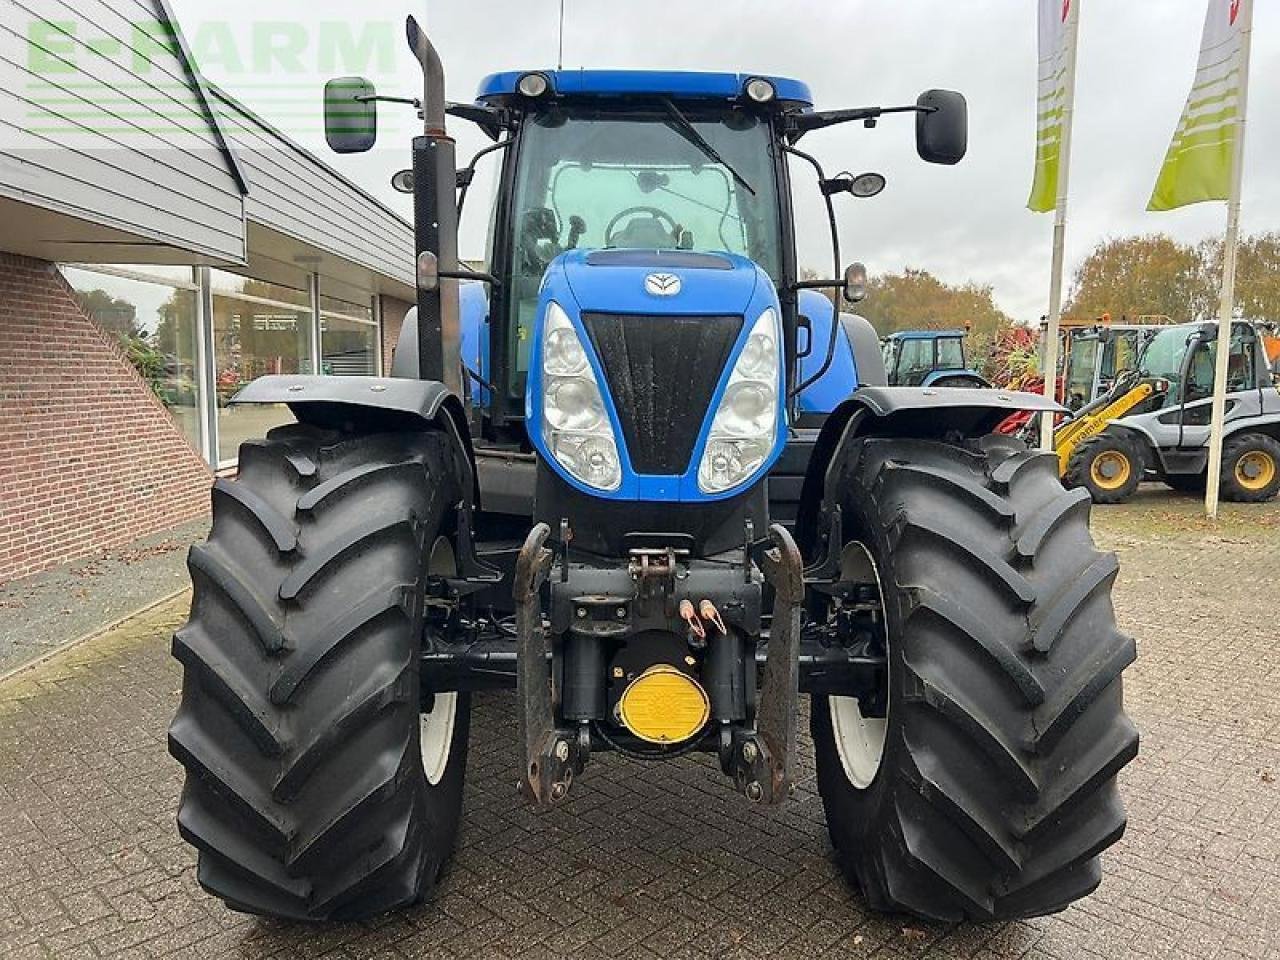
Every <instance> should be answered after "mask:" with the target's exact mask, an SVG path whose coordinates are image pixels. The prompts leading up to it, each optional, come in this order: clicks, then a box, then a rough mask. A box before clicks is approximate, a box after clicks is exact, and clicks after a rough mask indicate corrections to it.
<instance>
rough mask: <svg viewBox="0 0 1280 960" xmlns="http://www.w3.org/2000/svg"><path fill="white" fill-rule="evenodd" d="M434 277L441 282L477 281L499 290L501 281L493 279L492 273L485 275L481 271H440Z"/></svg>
mask: <svg viewBox="0 0 1280 960" xmlns="http://www.w3.org/2000/svg"><path fill="white" fill-rule="evenodd" d="M436 276H437V277H439V278H441V279H442V280H478V281H480V282H481V283H487V284H488V285H489V286H491V287H495V288H500V287H501V286H502V281H501V280H499V279H498V278H497V277H495V276H494V275H493V274H492V273H485V272H484V271H483V270H440V271H439V272H437V273H436Z"/></svg>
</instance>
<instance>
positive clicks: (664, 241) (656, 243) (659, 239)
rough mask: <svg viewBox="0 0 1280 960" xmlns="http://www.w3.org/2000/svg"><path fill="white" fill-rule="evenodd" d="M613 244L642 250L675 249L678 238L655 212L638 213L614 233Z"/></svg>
mask: <svg viewBox="0 0 1280 960" xmlns="http://www.w3.org/2000/svg"><path fill="white" fill-rule="evenodd" d="M613 245H614V246H615V247H629V248H636V249H641V250H673V249H675V247H676V238H675V237H673V236H672V235H671V231H670V230H668V229H667V228H666V227H665V226H663V224H662V221H661V220H660V219H658V218H657V217H655V216H654V215H653V214H651V213H650V214H645V215H641V214H637V215H635V216H633V217H632V218H631V219H630V220H628V221H627V225H626V226H625V227H623V228H622V229H621V230H619V231H618V232H617V233H615V234H614V235H613Z"/></svg>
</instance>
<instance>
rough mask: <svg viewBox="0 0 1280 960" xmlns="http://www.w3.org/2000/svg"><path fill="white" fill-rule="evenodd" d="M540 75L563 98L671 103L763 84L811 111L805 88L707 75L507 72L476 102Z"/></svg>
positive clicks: (725, 95)
mask: <svg viewBox="0 0 1280 960" xmlns="http://www.w3.org/2000/svg"><path fill="white" fill-rule="evenodd" d="M530 72H536V73H541V74H543V75H544V76H545V77H546V78H547V79H548V80H550V81H551V88H552V89H553V90H554V91H555V92H556V93H558V94H562V95H566V96H588V97H590V96H595V97H625V96H667V97H671V98H672V99H673V100H683V99H725V100H732V99H736V98H738V97H740V96H742V89H743V87H744V86H746V83H747V81H748V80H752V79H755V78H757V77H758V78H760V79H763V80H768V81H769V82H770V83H772V84H773V86H774V89H775V90H777V92H778V101H779V102H781V103H784V104H789V105H797V106H802V107H812V106H813V94H812V93H810V92H809V86H808V84H805V83H802V82H801V81H799V80H791V79H788V78H786V77H773V76H769V75H768V74H763V73H710V72H698V71H687V70H537V71H529V70H509V71H506V72H504V73H494V74H490V75H489V76H487V77H485V78H484V79H483V80H481V81H480V90H479V92H478V93H477V94H476V100H477V101H479V102H481V103H483V102H485V101H488V100H495V99H502V98H504V97H510V96H514V95H515V93H516V83H517V82H518V81H519V79H520V78H521V77H522V76H524V75H525V74H526V73H530Z"/></svg>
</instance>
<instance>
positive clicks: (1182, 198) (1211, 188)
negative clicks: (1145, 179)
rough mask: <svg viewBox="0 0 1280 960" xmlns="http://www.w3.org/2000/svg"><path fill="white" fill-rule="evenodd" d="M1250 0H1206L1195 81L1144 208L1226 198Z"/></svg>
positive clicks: (1242, 87) (1245, 79) (1235, 129)
mask: <svg viewBox="0 0 1280 960" xmlns="http://www.w3.org/2000/svg"><path fill="white" fill-rule="evenodd" d="M1252 4H1253V0H1209V10H1208V12H1207V14H1206V15H1205V20H1204V36H1203V38H1202V39H1201V41H1200V62H1199V64H1198V65H1197V66H1196V78H1195V82H1194V83H1193V84H1192V86H1191V93H1190V95H1189V96H1188V97H1187V105H1186V106H1185V107H1183V108H1182V118H1181V119H1180V120H1179V121H1178V128H1177V129H1176V130H1175V131H1174V132H1173V142H1172V143H1171V144H1169V152H1168V154H1167V155H1166V156H1165V159H1164V166H1163V167H1161V168H1160V175H1159V177H1157V179H1156V186H1155V189H1154V190H1153V191H1152V192H1151V202H1150V203H1148V204H1147V209H1148V210H1172V209H1173V208H1174V207H1181V206H1184V205H1185V204H1188V203H1199V202H1200V201H1202V200H1226V199H1227V197H1228V194H1229V193H1230V192H1231V161H1232V158H1233V155H1234V152H1235V144H1236V133H1237V129H1238V124H1237V120H1238V119H1239V116H1240V94H1241V92H1242V90H1243V89H1244V85H1245V82H1246V81H1247V79H1248V78H1247V77H1245V75H1244V32H1245V29H1246V27H1247V25H1248V24H1250V23H1251V22H1252V20H1253V17H1252V14H1253V9H1252Z"/></svg>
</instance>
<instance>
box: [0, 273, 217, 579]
mask: <svg viewBox="0 0 1280 960" xmlns="http://www.w3.org/2000/svg"><path fill="white" fill-rule="evenodd" d="M210 480H211V475H210V473H209V471H208V469H207V467H206V466H205V464H204V462H203V460H202V459H201V458H200V457H199V455H198V454H197V453H196V452H195V451H194V450H192V449H191V446H190V445H189V444H188V443H187V441H186V439H185V438H184V437H183V435H182V434H181V433H180V432H179V431H178V428H177V427H176V426H175V425H174V423H173V421H172V420H171V419H170V417H169V414H168V413H167V412H166V411H165V409H164V406H163V404H161V403H160V401H159V400H158V399H156V397H155V395H154V394H153V393H152V392H151V390H150V389H149V388H148V387H147V385H146V383H145V382H144V381H143V380H142V379H141V378H140V377H139V376H138V375H137V374H136V373H135V372H134V369H133V367H132V366H131V365H130V364H129V362H128V361H127V360H126V359H125V358H124V356H123V355H122V354H121V353H120V351H119V350H118V349H117V348H116V346H115V344H114V342H113V341H112V340H111V339H109V338H108V337H107V335H105V334H103V333H102V332H101V331H100V330H99V329H98V328H97V327H96V326H95V325H94V324H93V322H92V321H90V320H89V319H88V318H87V317H86V316H85V315H84V313H83V312H82V311H81V310H80V308H79V306H78V305H77V304H76V301H75V300H74V298H73V297H72V295H71V289H70V287H69V286H68V285H67V283H66V281H65V280H64V279H63V277H62V275H61V274H60V273H59V272H58V269H57V268H56V267H55V266H54V265H53V264H51V263H46V262H44V261H41V260H31V259H27V258H25V257H17V256H12V255H10V254H3V253H0V582H3V581H5V580H10V579H13V578H15V577H20V576H24V575H26V574H29V573H35V572H37V571H39V570H43V569H45V568H46V567H51V566H54V565H56V564H59V563H64V562H67V561H70V560H75V559H78V558H80V557H84V556H87V555H90V554H93V553H96V552H99V551H102V550H106V549H110V548H112V547H116V546H119V545H121V544H123V543H127V542H128V541H130V540H133V539H136V538H137V537H140V536H145V535H147V534H149V533H155V532H158V531H160V530H165V529H167V528H169V527H171V526H174V525H175V524H178V523H182V522H184V521H187V520H192V519H194V518H196V517H199V516H201V515H202V514H204V513H206V512H207V511H208V509H209V484H210Z"/></svg>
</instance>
